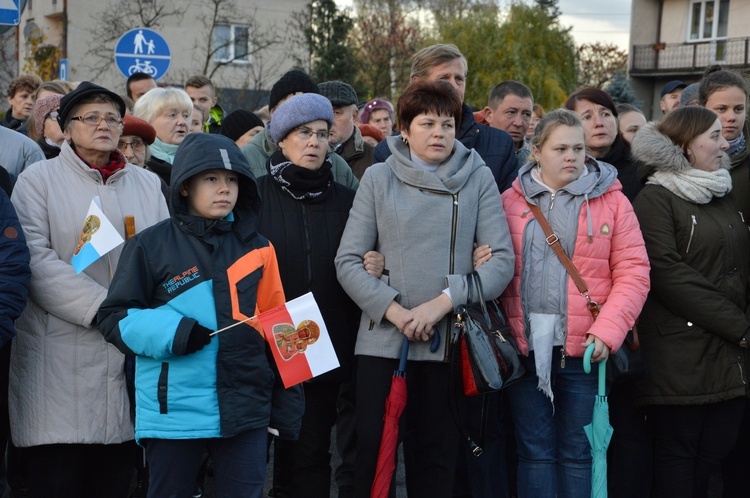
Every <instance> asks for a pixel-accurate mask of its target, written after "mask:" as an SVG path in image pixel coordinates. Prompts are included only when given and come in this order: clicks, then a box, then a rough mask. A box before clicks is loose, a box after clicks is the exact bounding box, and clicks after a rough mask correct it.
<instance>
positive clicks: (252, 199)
mask: <svg viewBox="0 0 750 498" xmlns="http://www.w3.org/2000/svg"><path fill="white" fill-rule="evenodd" d="M210 169H228V170H231V171H234V172H235V173H237V174H238V175H239V180H240V181H239V193H238V195H237V204H236V205H235V206H234V210H233V213H234V216H235V219H238V218H237V217H238V215H239V216H241V217H244V216H247V215H251V218H252V219H253V220H254V219H255V218H256V217H257V214H258V212H259V211H260V202H261V200H260V195H259V193H258V185H257V183H256V181H255V176H254V175H253V173H252V172H251V170H250V164H249V163H248V162H247V158H246V157H245V155H244V154H243V153H242V151H240V148H239V147H237V145H236V144H235V143H234V142H233V141H232V140H230V139H229V138H227V137H225V136H223V135H216V134H210V133H191V134H189V135H188V136H187V137H185V140H183V141H182V143H181V144H180V146H179V147H178V149H177V153H176V154H175V157H174V164H172V174H171V177H170V182H169V185H170V190H169V207H170V209H171V211H172V213H174V214H178V215H187V212H188V211H187V203H186V202H185V198H184V197H183V196H182V195H180V185H182V184H183V183H184V182H185V181H186V180H188V179H190V178H191V177H193V176H195V175H197V174H199V173H202V172H204V171H207V170H210Z"/></svg>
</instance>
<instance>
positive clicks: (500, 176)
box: [373, 104, 518, 193]
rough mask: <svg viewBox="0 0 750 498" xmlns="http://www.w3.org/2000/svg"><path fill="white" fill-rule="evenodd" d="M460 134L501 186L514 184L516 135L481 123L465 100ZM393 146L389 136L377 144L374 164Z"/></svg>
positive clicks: (502, 189) (460, 139)
mask: <svg viewBox="0 0 750 498" xmlns="http://www.w3.org/2000/svg"><path fill="white" fill-rule="evenodd" d="M456 138H457V139H458V140H459V141H460V142H461V143H462V144H464V146H466V148H467V149H474V150H475V151H477V152H478V153H479V155H480V156H481V157H482V160H484V163H485V164H486V165H487V166H488V167H489V168H490V171H492V176H493V177H495V182H496V183H497V188H498V189H499V190H500V192H501V193H502V192H504V191H506V190H507V189H509V188H510V186H511V184H512V183H513V180H515V179H516V177H517V176H518V159H516V148H515V146H514V145H513V139H512V138H510V135H508V134H507V133H505V132H504V131H502V130H498V129H496V128H491V127H489V126H485V125H482V124H479V123H477V122H476V120H475V119H474V112H473V111H472V110H471V107H469V106H468V105H466V104H463V111H462V113H461V125H460V126H459V128H458V130H456ZM390 155H391V150H390V149H389V148H388V144H387V143H386V141H385V140H383V141H382V142H380V143H379V144H378V146H377V147H375V152H374V154H373V164H377V163H382V162H385V160H386V159H388V157H389V156H390Z"/></svg>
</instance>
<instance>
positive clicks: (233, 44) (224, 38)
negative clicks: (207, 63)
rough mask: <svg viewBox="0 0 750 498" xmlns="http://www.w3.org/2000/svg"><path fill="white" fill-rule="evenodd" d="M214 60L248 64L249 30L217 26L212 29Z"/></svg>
mask: <svg viewBox="0 0 750 498" xmlns="http://www.w3.org/2000/svg"><path fill="white" fill-rule="evenodd" d="M214 50H215V52H214V59H216V60H217V61H219V62H238V63H239V62H250V28H249V27H247V26H237V25H234V24H217V25H216V27H215V29H214Z"/></svg>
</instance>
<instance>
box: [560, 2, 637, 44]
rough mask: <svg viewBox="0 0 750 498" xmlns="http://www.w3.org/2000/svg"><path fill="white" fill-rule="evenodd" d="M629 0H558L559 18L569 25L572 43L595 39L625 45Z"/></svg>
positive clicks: (627, 40) (627, 32) (628, 35)
mask: <svg viewBox="0 0 750 498" xmlns="http://www.w3.org/2000/svg"><path fill="white" fill-rule="evenodd" d="M630 2H631V0H606V1H603V0H560V2H559V6H560V10H561V11H562V16H560V22H561V23H562V24H563V25H564V26H572V27H573V31H572V33H573V37H574V38H575V41H576V44H578V45H580V44H582V43H591V42H596V41H601V42H607V43H615V44H617V45H619V46H620V47H621V48H623V49H624V50H627V49H628V45H629V38H630V34H629V33H630Z"/></svg>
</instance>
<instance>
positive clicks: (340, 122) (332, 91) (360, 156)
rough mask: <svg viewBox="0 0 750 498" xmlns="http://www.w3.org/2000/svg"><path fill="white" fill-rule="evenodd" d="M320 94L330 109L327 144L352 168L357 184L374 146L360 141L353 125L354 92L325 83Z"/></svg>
mask: <svg viewBox="0 0 750 498" xmlns="http://www.w3.org/2000/svg"><path fill="white" fill-rule="evenodd" d="M318 86H319V87H320V93H321V95H323V96H324V97H325V98H327V99H328V100H330V101H331V105H332V106H333V126H332V127H331V136H330V139H329V144H330V145H331V146H332V147H333V150H334V151H335V152H336V153H337V154H338V155H340V156H341V157H343V158H344V160H345V161H346V162H347V163H348V164H349V166H350V167H351V168H352V173H354V176H356V177H357V180H359V179H361V178H362V175H364V174H365V170H366V169H367V168H369V167H370V166H371V165H372V152H373V146H372V145H370V144H368V143H367V142H365V141H364V140H363V139H362V133H361V132H360V131H359V128H357V126H355V125H354V122H355V121H356V120H357V116H358V115H359V110H358V109H357V92H355V91H354V88H352V86H351V85H350V84H348V83H344V82H343V81H327V82H325V83H321V84H320V85H318Z"/></svg>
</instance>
